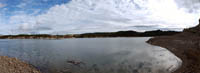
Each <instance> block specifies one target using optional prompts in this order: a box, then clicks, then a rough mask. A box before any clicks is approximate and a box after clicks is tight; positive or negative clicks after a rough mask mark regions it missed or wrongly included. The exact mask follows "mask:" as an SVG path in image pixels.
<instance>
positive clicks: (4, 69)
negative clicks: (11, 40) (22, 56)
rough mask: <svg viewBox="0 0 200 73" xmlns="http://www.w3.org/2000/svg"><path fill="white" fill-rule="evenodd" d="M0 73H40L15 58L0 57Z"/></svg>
mask: <svg viewBox="0 0 200 73" xmlns="http://www.w3.org/2000/svg"><path fill="white" fill-rule="evenodd" d="M0 73H40V72H39V71H38V70H36V69H35V68H34V67H32V66H30V65H29V64H26V63H24V62H22V61H20V60H18V59H16V58H9V57H6V56H0Z"/></svg>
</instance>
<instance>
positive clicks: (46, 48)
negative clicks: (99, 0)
mask: <svg viewBox="0 0 200 73" xmlns="http://www.w3.org/2000/svg"><path fill="white" fill-rule="evenodd" d="M148 39H149V38H94V39H64V40H0V55H3V56H10V57H17V58H19V59H21V60H23V61H25V62H28V63H30V64H32V65H34V66H35V67H37V68H38V69H40V70H41V71H42V72H44V73H169V72H170V71H174V70H175V69H176V68H178V67H179V66H180V65H181V60H180V59H179V58H177V57H176V56H174V55H173V54H171V53H170V52H169V51H167V50H166V49H164V48H160V47H156V46H152V45H148V44H147V43H145V41H146V40H148ZM70 61H71V63H70ZM73 61H74V62H75V63H78V62H81V63H80V64H79V65H75V64H73Z"/></svg>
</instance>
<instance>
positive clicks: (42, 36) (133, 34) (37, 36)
mask: <svg viewBox="0 0 200 73" xmlns="http://www.w3.org/2000/svg"><path fill="white" fill-rule="evenodd" d="M178 33H180V32H176V31H161V30H154V31H146V32H136V31H132V30H129V31H118V32H96V33H84V34H71V35H50V34H35V35H28V34H20V35H2V36H0V39H63V38H97V37H152V36H167V35H174V34H178Z"/></svg>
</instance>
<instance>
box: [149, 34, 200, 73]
mask: <svg viewBox="0 0 200 73" xmlns="http://www.w3.org/2000/svg"><path fill="white" fill-rule="evenodd" d="M188 35H190V36H188ZM147 43H149V44H152V45H157V46H161V47H164V48H166V49H168V50H169V51H171V52H172V53H174V54H175V55H176V56H177V57H179V58H180V59H181V60H182V61H183V64H182V66H181V67H180V68H179V69H178V70H176V71H175V72H173V73H200V58H199V56H200V37H199V36H196V35H194V34H193V33H189V32H184V33H181V34H177V35H174V36H161V37H154V38H151V39H149V40H148V41H147Z"/></svg>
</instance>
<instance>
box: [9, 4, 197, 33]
mask: <svg viewBox="0 0 200 73" xmlns="http://www.w3.org/2000/svg"><path fill="white" fill-rule="evenodd" d="M197 5H198V4H197ZM199 6H200V5H199ZM186 10H188V8H187V7H184V6H182V7H181V6H179V4H177V2H176V1H174V0H72V1H71V2H69V3H67V4H62V5H56V6H54V7H52V8H50V9H49V10H48V11H47V12H46V13H44V14H41V15H38V16H31V15H17V16H13V17H11V20H10V21H11V22H12V24H16V25H18V27H19V28H20V30H23V31H26V32H31V33H32V32H39V33H63V34H65V33H84V32H104V31H117V30H127V29H128V30H130V29H131V28H132V27H134V26H154V25H157V27H156V28H168V29H170V28H185V27H190V26H194V25H195V24H196V23H197V22H198V17H199V16H200V15H199V14H198V13H190V12H187V11H186ZM197 12H198V10H197ZM39 28H41V29H42V28H45V29H47V28H48V30H36V29H39ZM132 29H133V30H137V29H136V28H132ZM18 30H19V29H18ZM141 30H145V29H140V30H139V29H138V31H141ZM146 30H148V29H146Z"/></svg>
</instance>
